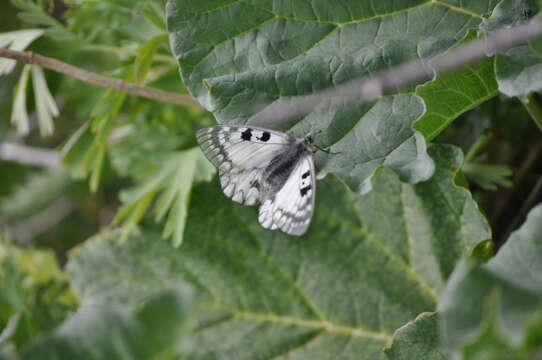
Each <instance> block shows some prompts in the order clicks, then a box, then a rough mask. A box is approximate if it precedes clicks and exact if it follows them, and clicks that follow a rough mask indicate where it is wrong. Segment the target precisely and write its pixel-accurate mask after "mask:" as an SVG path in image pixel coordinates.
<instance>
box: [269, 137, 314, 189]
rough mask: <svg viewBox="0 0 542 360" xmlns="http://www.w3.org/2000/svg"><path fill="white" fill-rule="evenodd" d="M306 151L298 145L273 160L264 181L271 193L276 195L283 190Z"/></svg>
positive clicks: (302, 146) (301, 145)
mask: <svg viewBox="0 0 542 360" xmlns="http://www.w3.org/2000/svg"><path fill="white" fill-rule="evenodd" d="M305 151H306V149H305V146H304V145H303V144H302V143H298V144H295V145H292V146H291V147H290V149H289V150H288V151H284V152H283V153H280V154H278V155H276V156H275V157H274V158H273V160H271V162H270V163H269V166H268V167H267V168H266V169H265V173H264V179H265V182H266V185H267V186H268V187H269V190H268V191H269V192H270V193H276V192H277V191H278V190H280V189H281V188H282V186H283V185H284V183H285V182H286V181H287V180H288V177H289V176H290V174H291V173H292V171H293V170H294V168H295V166H296V164H297V162H298V161H299V159H300V158H301V156H302V155H303V154H304V153H305Z"/></svg>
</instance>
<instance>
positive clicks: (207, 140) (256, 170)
mask: <svg viewBox="0 0 542 360" xmlns="http://www.w3.org/2000/svg"><path fill="white" fill-rule="evenodd" d="M197 138H198V142H199V143H200V145H201V149H202V151H203V153H204V154H205V156H206V157H207V158H208V159H209V160H210V161H211V162H212V163H213V165H215V166H216V167H217V168H218V170H219V175H220V184H221V186H222V190H223V191H224V194H225V195H226V196H228V197H229V198H231V199H232V200H233V201H235V202H238V203H240V204H244V205H255V204H256V203H257V202H260V201H261V197H262V190H263V187H264V184H263V179H262V174H263V169H265V168H266V167H267V166H268V165H269V163H270V162H271V160H272V159H273V158H274V157H275V156H276V155H277V154H278V153H280V152H281V151H282V150H283V148H284V147H285V146H288V145H289V144H291V143H292V142H293V141H294V140H295V139H293V138H292V137H290V136H289V135H287V134H284V133H280V132H276V131H271V130H266V129H260V128H253V127H250V128H249V127H238V126H220V125H218V126H212V127H208V128H204V129H201V130H199V131H198V132H197Z"/></svg>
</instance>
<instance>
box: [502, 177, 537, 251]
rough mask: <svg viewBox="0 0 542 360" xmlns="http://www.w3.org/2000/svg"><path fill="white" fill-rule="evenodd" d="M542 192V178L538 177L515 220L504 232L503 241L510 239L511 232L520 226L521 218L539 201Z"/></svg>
mask: <svg viewBox="0 0 542 360" xmlns="http://www.w3.org/2000/svg"><path fill="white" fill-rule="evenodd" d="M541 193H542V178H540V179H538V181H537V182H536V184H535V186H534V187H533V189H532V190H531V192H530V193H529V196H527V199H526V200H525V201H524V202H523V204H522V205H521V208H520V209H519V212H518V213H517V214H516V216H515V217H514V220H513V221H512V222H511V223H510V224H509V225H508V227H507V228H506V231H505V232H504V234H503V236H502V239H503V241H506V239H508V237H509V236H510V234H511V233H512V232H513V231H514V230H516V229H517V228H518V226H519V224H520V223H521V220H523V219H525V216H526V215H527V212H529V210H531V208H532V207H533V205H534V204H535V203H536V202H537V201H538V198H539V197H540V194H541Z"/></svg>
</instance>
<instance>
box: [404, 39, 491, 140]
mask: <svg viewBox="0 0 542 360" xmlns="http://www.w3.org/2000/svg"><path fill="white" fill-rule="evenodd" d="M475 38H476V37H475V32H474V31H470V32H469V33H468V34H467V36H466V37H465V39H464V40H463V41H462V42H461V44H463V43H465V42H468V41H471V40H474V39H475ZM443 56H446V55H443ZM493 63H494V59H493V58H488V59H484V60H482V61H479V62H476V63H474V64H469V65H466V66H463V67H461V68H458V69H455V70H453V71H449V72H446V73H444V74H439V75H438V76H437V77H436V78H435V79H434V80H433V81H431V82H429V83H427V84H424V85H422V86H419V87H417V88H416V95H418V96H420V97H421V98H422V99H423V100H424V101H425V106H426V111H425V114H424V115H423V116H422V117H421V118H420V119H419V120H417V121H416V123H415V124H414V128H415V129H416V130H418V131H419V132H421V133H422V134H423V135H424V137H425V138H426V139H428V140H431V139H433V138H435V137H436V136H437V135H438V134H440V132H441V131H443V130H444V129H445V128H446V127H447V126H448V125H449V124H450V123H451V122H452V121H453V120H455V119H456V118H457V117H458V116H459V115H461V114H462V113H464V112H465V111H467V110H470V109H472V108H473V107H475V106H478V105H480V104H481V103H483V102H484V101H486V100H489V99H491V98H492V97H494V96H496V95H497V93H498V91H497V82H496V80H495V71H494V69H493V66H494V64H493Z"/></svg>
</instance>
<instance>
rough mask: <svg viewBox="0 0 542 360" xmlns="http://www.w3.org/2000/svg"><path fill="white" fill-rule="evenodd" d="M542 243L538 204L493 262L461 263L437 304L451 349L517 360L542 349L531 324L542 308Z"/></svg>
mask: <svg viewBox="0 0 542 360" xmlns="http://www.w3.org/2000/svg"><path fill="white" fill-rule="evenodd" d="M541 240H542V206H540V205H539V206H537V207H536V208H534V209H533V210H532V211H531V213H530V214H529V217H528V218H527V221H526V222H525V224H524V225H523V226H522V227H521V228H520V229H519V230H518V231H516V232H515V233H513V234H512V235H511V237H510V239H509V241H507V242H506V244H505V245H504V246H503V247H502V248H501V249H500V251H499V252H498V254H497V255H496V256H495V257H494V258H493V259H491V260H490V261H488V262H487V263H486V264H484V265H481V266H473V265H472V264H470V263H469V262H468V261H463V262H462V263H460V264H459V266H458V267H457V269H456V270H455V271H454V273H453V275H452V278H451V279H450V281H449V283H448V286H447V289H446V291H445V293H444V295H443V297H442V302H441V303H440V305H439V308H440V311H441V312H442V316H443V320H444V321H443V323H442V326H443V334H445V336H446V341H447V342H446V343H447V345H448V347H449V348H450V350H452V351H454V352H461V351H463V352H464V353H465V358H466V359H478V358H483V357H481V356H482V355H478V354H480V353H484V354H486V355H484V356H486V357H485V358H495V359H497V358H498V359H505V358H506V359H513V358H518V359H519V358H525V357H523V356H524V355H521V354H525V352H532V351H534V350H536V349H540V348H541V347H542V342H541V341H540V339H541V332H540V326H536V325H533V323H534V324H537V323H536V321H537V320H536V319H538V320H539V315H535V314H538V312H539V309H540V308H541V306H542V287H541V284H540V279H539V276H538V274H540V271H541V269H540V267H541V264H542V259H541V257H542V241H541ZM528 323H530V324H529V325H528ZM527 339H529V341H527ZM497 345H498V346H497ZM503 349H504V350H505V351H506V352H504V353H503V352H502V351H503ZM499 353H500V354H499ZM487 354H493V355H492V356H494V357H487V356H489V355H487ZM495 354H499V355H498V357H495V356H496V355H495ZM507 354H508V355H507ZM511 354H514V355H513V356H512V355H511ZM479 356H480V357H479ZM507 356H508V357H507Z"/></svg>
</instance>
